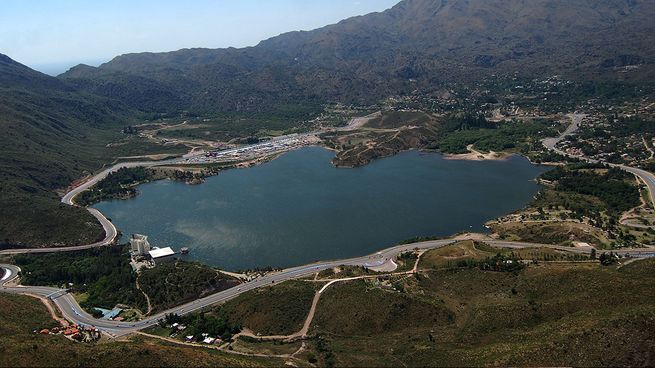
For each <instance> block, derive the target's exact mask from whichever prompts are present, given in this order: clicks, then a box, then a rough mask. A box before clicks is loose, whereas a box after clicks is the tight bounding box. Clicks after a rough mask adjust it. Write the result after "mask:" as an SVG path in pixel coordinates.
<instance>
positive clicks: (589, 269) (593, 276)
mask: <svg viewBox="0 0 655 368" xmlns="http://www.w3.org/2000/svg"><path fill="white" fill-rule="evenodd" d="M497 253H503V254H512V253H513V254H514V256H517V257H520V258H523V259H526V260H532V259H539V260H540V262H538V263H537V264H535V263H533V262H529V263H530V265H528V266H527V267H526V268H524V269H520V270H518V271H517V270H514V271H510V272H492V271H484V270H481V269H480V268H478V267H472V268H470V267H463V268H453V264H456V262H457V261H458V260H465V259H477V260H485V259H488V258H489V257H493V256H494V255H495V254H497ZM571 257H572V256H571V255H570V254H569V253H563V252H560V251H554V250H551V249H539V248H536V249H529V250H503V249H495V248H491V247H489V246H487V245H485V244H482V243H473V242H461V243H458V244H455V245H452V246H449V247H445V248H442V249H438V250H434V251H430V252H428V253H426V254H424V255H423V257H422V258H421V263H420V269H421V270H422V271H421V272H420V274H418V275H408V276H394V277H392V278H391V279H386V278H380V279H379V280H378V279H367V280H358V281H351V282H346V283H339V284H335V285H333V286H332V287H330V288H329V289H327V290H326V291H325V292H324V293H323V295H322V297H321V300H320V302H319V304H318V308H317V311H316V315H315V318H314V321H313V323H312V326H311V329H310V336H311V339H310V340H309V341H308V343H309V351H308V352H307V353H306V354H305V355H304V356H305V357H306V358H307V359H312V360H316V361H317V364H319V365H320V366H348V367H351V366H362V367H368V366H390V367H391V366H394V367H395V366H416V367H420V366H652V365H653V364H654V363H655V361H654V360H653V359H654V357H655V348H654V346H655V344H654V343H655V333H653V331H655V303H654V302H653V300H655V289H654V288H653V287H652V284H653V282H655V274H654V273H653V272H652V270H653V269H654V268H655V260H647V261H640V262H635V263H631V264H629V265H626V266H622V267H619V266H612V267H602V266H601V265H600V264H598V263H595V262H582V263H581V262H562V261H567V260H571V261H573V260H574V259H572V258H571ZM543 260H549V261H558V262H555V263H551V262H542V261H543ZM576 261H581V260H576ZM381 280H385V281H381ZM305 283H306V284H311V283H309V282H305ZM389 285H391V286H392V287H389ZM299 289H303V290H305V295H306V296H305V297H306V298H308V299H309V297H310V296H311V295H312V292H313V291H312V289H310V288H309V287H308V286H302V282H300V281H299V282H294V283H285V284H282V285H278V286H274V287H272V288H270V289H268V290H266V291H262V292H261V294H260V295H259V298H254V296H255V294H254V293H253V294H251V295H249V296H248V297H246V298H241V300H239V301H238V302H237V303H234V304H232V306H231V308H238V309H240V310H241V311H243V313H244V315H245V314H251V311H258V312H256V313H260V316H261V315H265V316H266V318H261V317H260V318H257V319H256V321H257V323H256V325H257V326H258V327H257V329H258V331H267V332H276V333H280V332H284V333H288V332H293V331H294V330H296V329H295V328H294V329H288V330H286V331H281V330H280V328H279V325H278V323H279V320H280V319H289V318H291V316H296V318H294V319H295V320H296V323H297V325H296V327H299V326H300V321H302V320H303V319H304V317H305V316H306V309H305V308H302V307H301V306H302V305H303V303H298V302H297V301H298V295H297V294H298V290H299ZM262 300H266V301H272V302H267V303H266V304H267V306H266V307H263V302H262ZM617 301H620V303H619V302H617ZM308 302H309V301H307V303H308ZM287 305H288V307H286V306H287ZM304 305H305V306H307V304H304ZM278 306H285V307H283V308H280V307H278ZM278 308H280V309H281V310H280V311H279V312H277V313H273V312H272V311H273V310H277V309H278ZM262 311H267V313H265V314H261V313H262ZM251 323H252V322H251ZM253 325H254V324H253ZM244 326H248V323H244ZM258 348H261V349H269V348H272V347H270V346H259V347H258V345H257V344H255V343H253V344H250V345H248V349H253V350H251V351H257V349H258ZM277 348H280V349H282V348H281V347H277ZM289 349H290V348H289ZM283 350H284V349H283Z"/></svg>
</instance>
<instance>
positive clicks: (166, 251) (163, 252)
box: [150, 248, 175, 259]
mask: <svg viewBox="0 0 655 368" xmlns="http://www.w3.org/2000/svg"><path fill="white" fill-rule="evenodd" d="M174 254H175V252H174V251H173V249H171V248H157V249H153V250H151V251H150V256H151V257H152V258H153V259H157V258H162V257H168V256H172V255H174Z"/></svg>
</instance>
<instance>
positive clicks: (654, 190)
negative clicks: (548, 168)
mask: <svg viewBox="0 0 655 368" xmlns="http://www.w3.org/2000/svg"><path fill="white" fill-rule="evenodd" d="M568 117H569V118H570V119H571V124H570V125H569V127H568V128H567V129H566V130H565V131H564V132H563V133H562V134H561V135H560V136H559V137H557V138H547V139H544V140H543V144H544V146H545V147H546V148H547V149H549V150H551V151H553V152H555V153H558V154H560V155H562V156H566V157H571V158H576V159H579V160H582V161H585V162H589V163H593V164H598V163H602V164H606V165H609V166H611V167H617V168H619V169H622V170H624V171H627V172H629V173H631V174H633V175H635V176H637V177H639V178H640V179H641V180H643V182H644V183H646V186H647V187H648V193H649V195H650V200H651V202H652V203H653V204H655V175H653V173H650V172H648V171H646V170H642V169H639V168H636V167H630V166H625V165H618V164H612V163H608V162H604V161H600V160H595V159H592V158H587V157H583V156H573V155H570V154H568V153H566V152H564V151H562V150H561V149H559V148H557V144H559V143H560V142H561V141H562V140H564V138H566V137H568V136H570V135H572V134H574V133H575V132H577V130H578V129H579V128H580V124H581V123H582V121H583V120H584V118H586V117H587V115H586V114H569V115H568Z"/></svg>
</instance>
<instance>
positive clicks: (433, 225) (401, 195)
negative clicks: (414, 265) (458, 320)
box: [95, 147, 547, 270]
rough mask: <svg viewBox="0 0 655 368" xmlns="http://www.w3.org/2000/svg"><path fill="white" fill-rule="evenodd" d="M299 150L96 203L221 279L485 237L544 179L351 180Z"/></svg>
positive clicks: (500, 164)
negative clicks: (468, 235)
mask: <svg viewBox="0 0 655 368" xmlns="http://www.w3.org/2000/svg"><path fill="white" fill-rule="evenodd" d="M333 155H334V154H333V153H332V152H330V151H328V150H326V149H323V148H318V147H311V148H304V149H301V150H297V151H293V152H290V153H287V154H285V155H283V156H282V157H280V158H278V159H276V160H274V161H271V162H269V163H266V164H263V165H260V166H257V167H253V168H249V169H241V170H229V171H225V172H222V173H221V174H219V175H218V176H216V177H212V178H209V179H208V180H207V182H206V183H204V184H202V185H198V186H190V185H186V184H183V183H176V182H172V181H159V182H155V183H150V184H146V185H142V186H140V187H139V192H140V195H139V196H138V197H136V198H134V199H130V200H125V201H110V202H103V203H99V204H98V205H96V206H95V207H96V208H98V209H99V210H101V211H102V212H103V213H104V214H105V215H106V216H107V217H109V218H111V219H112V221H113V222H114V223H115V224H116V225H117V227H118V228H119V230H121V231H122V232H123V233H124V234H126V235H129V234H132V233H139V234H146V235H148V236H149V237H150V241H151V243H152V244H153V245H155V246H160V247H165V246H172V247H173V248H174V249H177V250H179V249H180V248H182V247H188V248H190V249H191V254H190V255H189V256H188V258H189V259H190V260H195V261H201V262H204V263H207V264H210V265H213V266H217V267H221V268H224V269H228V270H239V269H246V268H254V267H264V266H269V265H270V266H275V267H289V266H297V265H302V264H306V263H310V262H313V261H316V260H330V259H340V258H349V257H354V256H362V255H366V254H370V253H374V252H375V251H377V250H380V249H383V248H386V247H389V246H391V245H393V244H395V243H397V242H399V241H402V240H405V239H409V238H413V237H416V236H448V235H451V234H454V233H457V232H460V231H476V232H482V231H485V228H484V223H485V222H486V221H488V220H492V219H495V218H497V217H499V216H502V215H504V214H507V213H510V212H512V211H514V210H517V209H519V208H521V207H523V206H524V205H526V204H527V203H528V202H529V201H530V200H531V199H532V197H533V196H534V195H535V194H536V193H537V192H538V190H539V186H538V185H537V184H536V183H535V182H534V180H533V179H534V178H536V177H537V176H538V175H539V174H541V173H543V172H544V171H546V170H547V168H545V167H542V166H536V165H532V164H531V163H530V162H529V161H528V160H527V159H525V158H522V157H518V156H516V157H511V158H510V159H508V160H506V161H482V162H474V161H452V160H446V159H444V158H443V157H442V156H441V155H438V154H433V153H421V152H416V151H413V152H405V153H401V154H399V155H396V156H394V157H390V158H386V159H383V160H378V161H375V162H373V163H371V164H370V165H367V166H365V167H361V168H357V169H337V168H335V167H333V166H332V165H331V163H330V160H331V159H332V157H333Z"/></svg>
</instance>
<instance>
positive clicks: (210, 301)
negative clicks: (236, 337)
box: [0, 239, 655, 337]
mask: <svg viewBox="0 0 655 368" xmlns="http://www.w3.org/2000/svg"><path fill="white" fill-rule="evenodd" d="M457 241H458V240H456V239H443V240H434V241H427V242H420V243H414V244H406V245H398V246H395V247H392V248H388V249H385V250H382V251H380V252H377V253H375V254H373V255H369V256H364V257H358V258H352V259H347V260H335V261H327V262H320V263H315V264H310V265H305V266H299V267H293V268H289V269H286V270H283V271H279V272H274V273H270V274H268V275H265V276H263V277H260V278H257V279H255V280H253V281H250V282H247V283H244V284H241V285H238V286H236V287H233V288H231V289H228V290H224V291H222V292H219V293H216V294H213V295H210V296H207V297H205V298H201V299H198V300H195V301H192V302H190V303H187V304H184V305H180V306H178V307H175V308H172V309H169V310H167V311H165V312H161V313H159V314H157V315H154V316H151V317H148V318H146V319H144V320H142V321H139V322H132V323H124V322H115V321H107V320H100V319H95V318H94V317H92V316H91V315H89V314H88V313H86V312H85V311H84V310H83V309H82V308H81V307H80V306H79V304H78V303H77V301H76V300H75V298H74V297H73V296H72V295H71V294H69V293H68V291H67V290H64V289H57V288H51V287H42V286H13V285H9V282H10V281H12V280H14V279H16V278H17V276H18V275H19V272H20V269H19V268H18V267H16V266H12V265H0V268H2V269H5V270H6V271H7V272H8V273H9V276H3V279H4V280H2V281H0V292H4V293H11V294H27V295H36V296H38V297H43V298H45V299H49V300H51V301H52V302H53V303H54V304H55V305H56V306H57V308H58V309H59V310H60V311H61V312H62V314H63V316H64V318H66V319H67V320H69V321H70V322H72V323H76V324H79V325H83V326H94V327H97V328H99V329H100V330H101V331H103V332H104V333H106V334H107V335H109V336H111V337H119V336H124V335H127V334H131V333H133V332H136V331H139V330H143V329H145V328H148V327H152V326H154V325H156V324H157V323H158V322H159V320H160V319H162V318H164V317H165V316H166V314H170V313H173V314H178V315H185V314H189V313H194V312H198V311H200V310H203V309H206V308H209V307H211V306H213V305H217V304H221V303H224V302H226V301H228V300H231V299H234V298H236V297H238V296H239V295H241V294H243V293H246V292H248V291H251V290H255V289H259V288H263V287H267V286H271V285H275V284H279V283H282V282H285V281H288V280H294V279H299V278H303V277H309V276H312V275H314V274H316V273H318V272H321V271H323V270H327V269H332V268H335V267H339V266H362V267H371V266H375V265H379V264H380V262H386V261H388V260H392V259H395V258H396V257H397V256H398V255H400V254H401V253H404V252H408V251H414V250H418V251H426V250H431V249H437V248H442V247H445V246H447V245H450V244H453V243H456V242H457ZM487 243H488V244H489V245H491V246H492V247H496V248H509V249H521V248H542V247H547V248H553V249H558V250H565V251H569V252H575V253H580V254H589V253H591V251H592V249H593V248H591V247H581V248H569V247H560V246H553V245H546V244H530V243H520V242H508V241H488V242H487ZM615 252H616V253H618V254H622V255H628V254H629V255H631V256H632V257H636V258H646V257H654V256H655V248H643V249H629V250H619V251H615Z"/></svg>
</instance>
